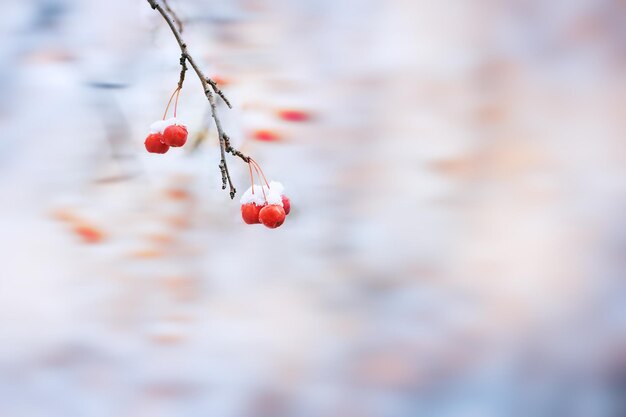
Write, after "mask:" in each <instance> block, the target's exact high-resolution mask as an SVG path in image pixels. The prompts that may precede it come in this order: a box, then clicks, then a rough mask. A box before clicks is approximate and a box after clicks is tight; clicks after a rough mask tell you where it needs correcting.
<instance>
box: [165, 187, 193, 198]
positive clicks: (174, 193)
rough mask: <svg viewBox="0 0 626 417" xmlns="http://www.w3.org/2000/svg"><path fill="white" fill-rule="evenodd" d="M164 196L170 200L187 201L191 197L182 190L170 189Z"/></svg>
mask: <svg viewBox="0 0 626 417" xmlns="http://www.w3.org/2000/svg"><path fill="white" fill-rule="evenodd" d="M166 195H167V196H168V197H169V198H171V199H172V200H187V199H189V198H190V197H191V195H190V194H189V192H187V190H184V189H182V188H170V189H169V190H167V191H166Z"/></svg>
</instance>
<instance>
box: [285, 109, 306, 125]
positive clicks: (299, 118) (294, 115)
mask: <svg viewBox="0 0 626 417" xmlns="http://www.w3.org/2000/svg"><path fill="white" fill-rule="evenodd" d="M278 117H280V118H281V119H283V120H286V121H288V122H306V121H307V120H309V119H310V116H309V114H308V113H306V112H303V111H301V110H281V111H279V112H278Z"/></svg>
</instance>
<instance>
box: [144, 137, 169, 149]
mask: <svg viewBox="0 0 626 417" xmlns="http://www.w3.org/2000/svg"><path fill="white" fill-rule="evenodd" d="M143 144H144V145H145V146H146V150H147V151H148V152H150V153H165V152H167V151H168V150H169V149H170V147H169V146H168V145H166V144H164V143H163V135H162V134H160V133H151V134H149V135H148V137H147V138H146V141H145V142H144V143H143Z"/></svg>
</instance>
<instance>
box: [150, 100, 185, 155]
mask: <svg viewBox="0 0 626 417" xmlns="http://www.w3.org/2000/svg"><path fill="white" fill-rule="evenodd" d="M179 95H180V89H179V88H177V89H176V90H175V91H174V93H173V94H172V96H171V97H170V101H169V102H168V103H167V107H166V108H165V114H164V115H163V120H159V121H156V122H154V123H152V125H150V134H149V135H148V136H147V137H146V140H145V142H144V145H145V146H146V150H147V151H148V152H150V153H165V152H167V151H169V149H170V147H174V148H178V147H181V146H183V145H184V144H185V143H186V142H187V127H186V126H185V125H184V124H182V123H180V122H179V121H178V119H176V110H177V108H178V96H179ZM174 96H176V102H175V103H174V117H173V118H171V119H167V120H165V118H166V117H167V111H168V110H169V108H170V104H171V103H172V99H173V98H174Z"/></svg>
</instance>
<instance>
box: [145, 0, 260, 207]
mask: <svg viewBox="0 0 626 417" xmlns="http://www.w3.org/2000/svg"><path fill="white" fill-rule="evenodd" d="M147 1H148V3H149V4H150V7H152V8H153V9H155V10H156V11H158V12H159V13H160V14H161V16H163V19H165V21H166V22H167V25H168V26H169V27H170V29H171V31H172V33H173V34H174V37H175V38H176V42H178V45H179V46H180V65H181V71H180V78H179V81H178V87H179V88H182V86H183V82H184V81H185V73H186V72H187V62H189V65H191V68H193V70H194V72H195V73H196V75H197V76H198V78H199V79H200V83H201V84H202V88H203V90H204V95H205V96H206V98H207V99H208V100H209V104H210V105H211V115H212V116H213V120H214V121H215V127H216V128H217V134H218V137H219V142H220V164H219V168H220V172H221V173H222V189H223V190H225V189H226V186H228V187H229V191H230V198H235V193H236V192H237V190H236V189H235V187H234V186H233V183H232V180H231V178H230V172H229V171H228V164H227V163H226V153H230V154H232V155H234V156H238V157H239V158H241V159H242V160H244V161H245V162H249V161H250V157H248V156H245V155H244V154H243V153H241V152H240V151H238V150H237V149H235V148H233V147H232V146H231V145H230V139H229V137H228V136H227V135H226V134H225V133H224V130H223V129H222V123H221V121H220V119H219V116H218V114H217V104H216V102H215V95H214V94H217V95H218V96H220V98H221V99H222V100H223V101H224V103H226V105H227V106H228V107H229V108H231V105H230V102H229V101H228V99H227V98H226V96H225V95H224V93H223V92H222V90H220V89H219V88H218V86H217V83H216V82H215V81H213V80H212V79H210V78H209V77H207V76H206V75H204V73H203V72H202V70H201V69H200V67H199V66H198V64H197V63H196V61H195V60H194V59H193V57H192V56H191V55H190V54H189V50H188V49H187V44H186V43H185V41H184V40H183V38H182V36H181V31H182V25H181V23H180V19H179V18H178V16H176V14H175V13H174V12H173V11H172V9H171V8H170V7H169V6H168V4H167V2H166V1H165V0H161V1H162V2H163V4H164V6H165V8H164V7H163V6H161V5H160V4H159V3H158V2H157V0H147ZM177 25H178V27H177Z"/></svg>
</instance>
